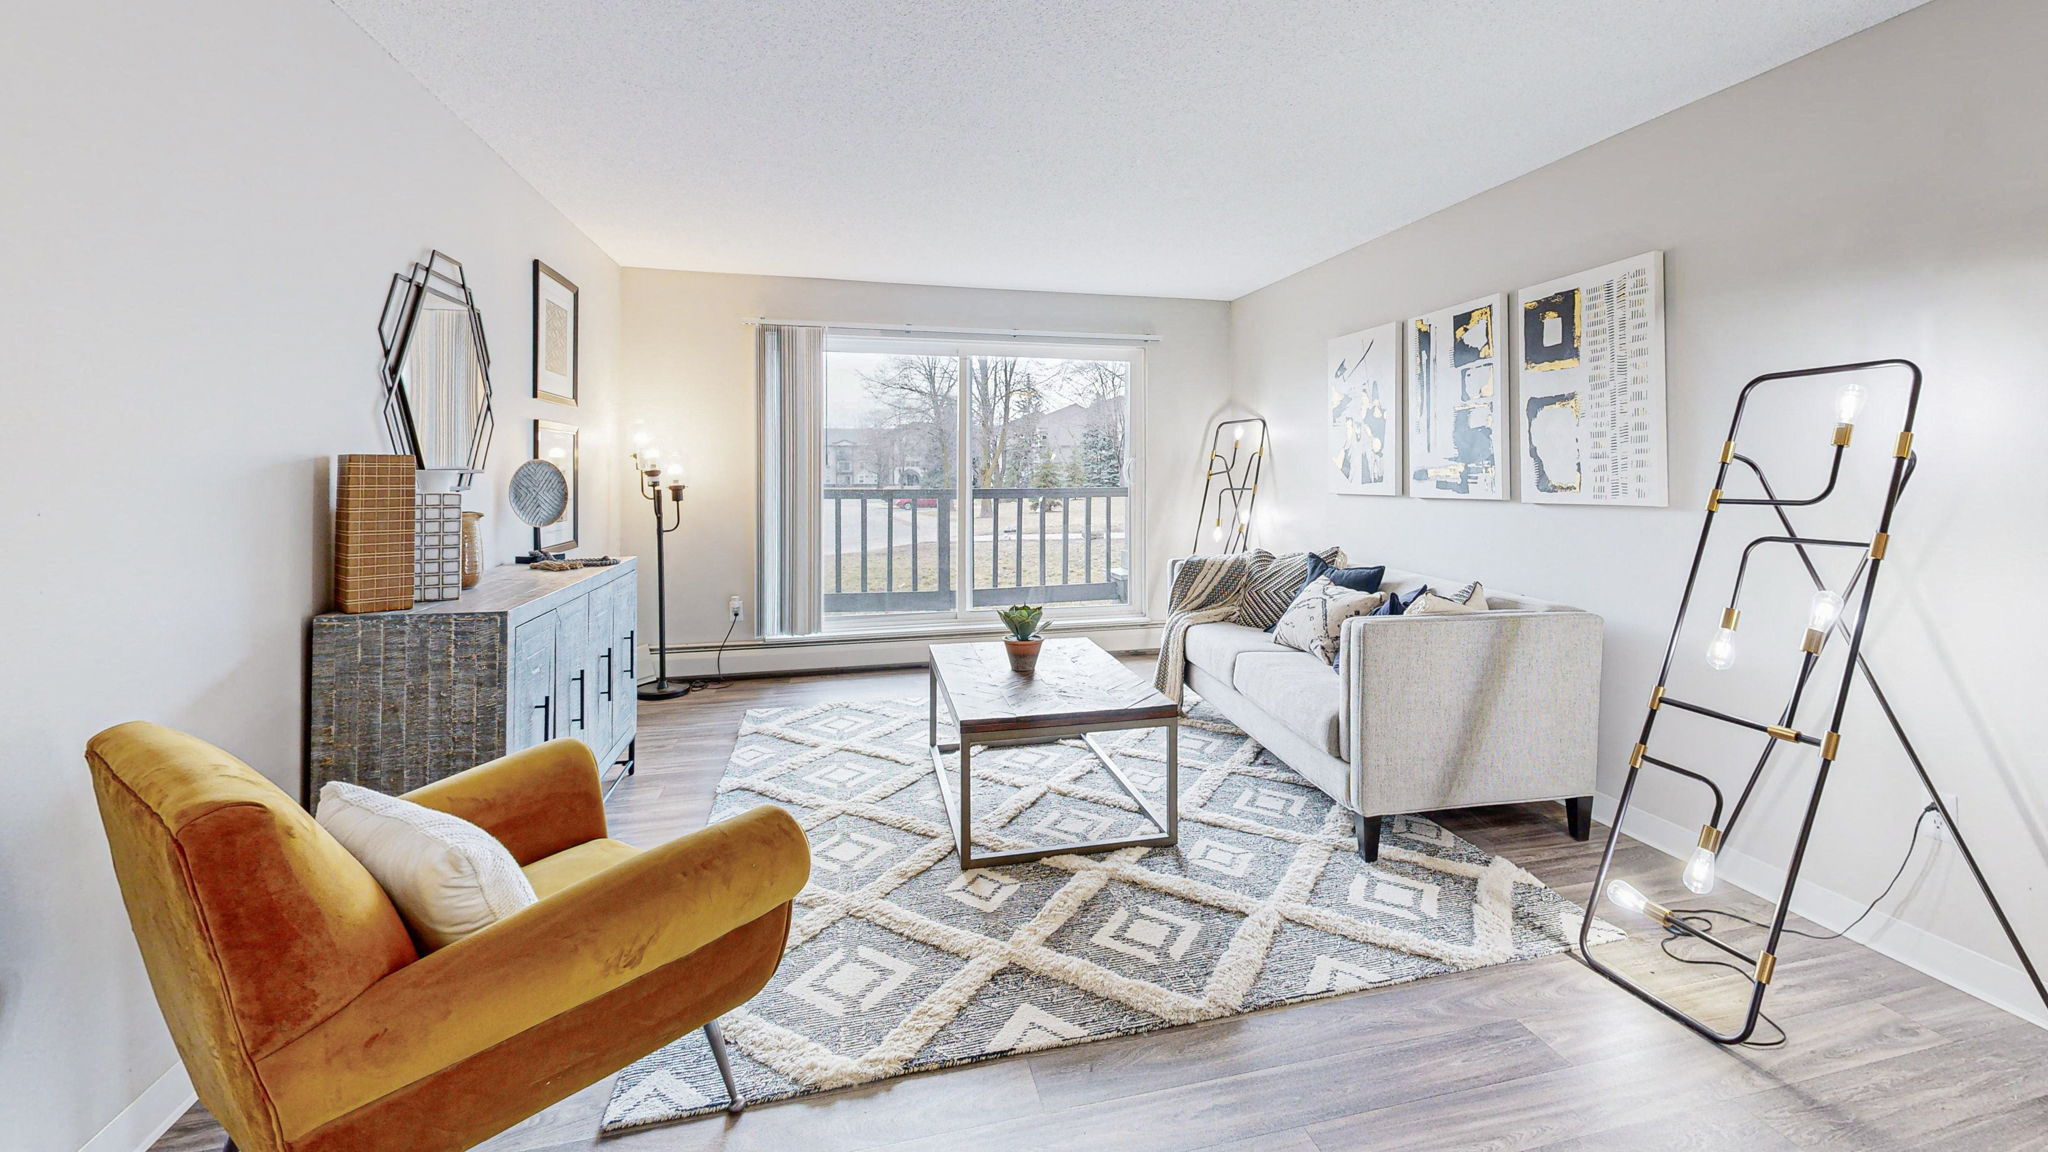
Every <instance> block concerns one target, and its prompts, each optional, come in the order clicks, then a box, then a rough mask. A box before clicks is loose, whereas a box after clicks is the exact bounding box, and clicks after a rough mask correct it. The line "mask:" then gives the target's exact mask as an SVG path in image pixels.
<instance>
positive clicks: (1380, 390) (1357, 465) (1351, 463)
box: [1324, 322, 1401, 496]
mask: <svg viewBox="0 0 2048 1152" xmlns="http://www.w3.org/2000/svg"><path fill="white" fill-rule="evenodd" d="M1324 383H1325V384H1326V385H1327V386H1328V397H1327V399H1328V402H1329V417H1330V457H1329V459H1330V466H1329V470H1328V472H1327V473H1326V475H1327V476H1328V477H1329V481H1330V491H1332V492H1338V493H1346V494H1350V495H1360V496H1399V495H1400V494H1401V325H1400V324H1398V323H1392V322H1389V323H1386V324H1382V325H1380V326H1379V327H1377V328H1367V329H1365V330H1364V331H1362V332H1353V333H1352V334H1351V335H1349V336H1339V337H1338V338H1336V339H1335V340H1332V341H1330V358H1329V372H1328V374H1327V375H1326V376H1325V377H1324Z"/></svg>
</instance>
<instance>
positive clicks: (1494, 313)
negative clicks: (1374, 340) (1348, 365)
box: [1406, 293, 1508, 500]
mask: <svg viewBox="0 0 2048 1152" xmlns="http://www.w3.org/2000/svg"><path fill="white" fill-rule="evenodd" d="M1507 307H1508V298H1507V296H1506V295H1505V294H1504V293H1495V294H1494V295H1492V296H1482V297H1480V298H1479V299H1477V300H1473V301H1471V302H1469V303H1466V304H1460V305H1458V306H1457V307H1455V308H1445V309H1442V310H1440V311H1436V312H1431V313H1430V314H1428V315H1426V316H1420V317H1417V318H1416V319H1414V320H1410V321H1409V322H1408V323H1407V325H1406V328H1407V330H1408V342H1407V362H1408V381H1407V396H1408V476H1409V479H1410V480H1411V481H1412V483H1411V484H1410V486H1409V491H1410V492H1411V493H1412V494H1414V495H1416V496H1433V497H1447V498H1452V499H1464V500H1505V499H1506V498H1507V495H1508V485H1507V479H1506V477H1505V475H1504V474H1503V470H1502V463H1503V459H1504V456H1505V453H1506V451H1507V443H1506V437H1507V429H1506V425H1505V423H1504V420H1503V416H1504V414H1505V412H1506V408H1505V407H1504V405H1505V404H1506V403H1507V400H1508V397H1507V373H1506V371H1505V370H1504V357H1505V355H1506V352H1507V346H1506V345H1505V343H1503V340H1504V338H1505V333H1504V332H1503V331H1502V330H1501V327H1500V322H1501V318H1502V317H1503V316H1505V315H1506V314H1507Z"/></svg>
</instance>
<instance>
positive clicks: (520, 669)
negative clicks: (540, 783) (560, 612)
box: [505, 612, 562, 752]
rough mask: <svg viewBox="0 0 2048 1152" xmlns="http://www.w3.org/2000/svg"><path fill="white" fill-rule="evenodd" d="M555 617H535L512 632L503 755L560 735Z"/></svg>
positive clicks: (548, 614)
mask: <svg viewBox="0 0 2048 1152" xmlns="http://www.w3.org/2000/svg"><path fill="white" fill-rule="evenodd" d="M555 626H556V621H555V613H553V612H549V613H547V614H546V615H543V616H536V617H534V618H533V619H531V620H528V621H527V622H525V623H524V624H521V625H519V627H517V628H515V629H513V631H512V691H511V708H510V715H509V716H508V717H507V723H508V725H509V732H508V737H509V738H508V739H507V740H506V748H505V750H506V751H507V752H517V751H519V750H520V749H521V748H531V747H533V746H534V745H535V744H540V743H542V742H544V741H547V740H552V739H554V738H555V737H556V736H557V735H559V734H560V733H561V730H562V719H561V716H560V712H561V709H560V708H559V707H558V706H557V704H556V701H557V700H559V699H560V695H559V692H558V688H557V683H556V676H555V671H556V669H555Z"/></svg>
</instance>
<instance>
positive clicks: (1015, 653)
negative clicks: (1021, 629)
mask: <svg viewBox="0 0 2048 1152" xmlns="http://www.w3.org/2000/svg"><path fill="white" fill-rule="evenodd" d="M1044 645H1045V641H1043V640H1005V641H1003V647H1004V648H1005V649H1007V650H1008V651H1009V653H1010V671H1012V672H1015V673H1016V674H1017V675H1019V676H1029V675H1031V674H1032V673H1033V672H1036V671H1038V650H1039V649H1040V648H1041V647H1043V646H1044Z"/></svg>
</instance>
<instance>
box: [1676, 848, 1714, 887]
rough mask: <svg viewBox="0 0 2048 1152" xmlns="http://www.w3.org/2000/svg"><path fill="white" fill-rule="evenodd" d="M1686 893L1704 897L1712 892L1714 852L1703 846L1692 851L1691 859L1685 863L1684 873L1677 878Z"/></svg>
mask: <svg viewBox="0 0 2048 1152" xmlns="http://www.w3.org/2000/svg"><path fill="white" fill-rule="evenodd" d="M1679 879H1681V880H1683V881H1684V882H1685V887H1686V889H1687V890H1688V891H1690V892H1694V893H1697V894H1699V895H1701V896H1705V895H1706V894H1707V893H1709V892H1712V891H1713V890H1714V850H1713V849H1711V848H1708V847H1705V846H1704V845H1703V846H1701V847H1698V848H1694V849H1693V850H1692V859H1690V860H1687V861H1686V862H1685V872H1684V873H1683V874H1682V875H1681V876H1680V877H1679Z"/></svg>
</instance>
